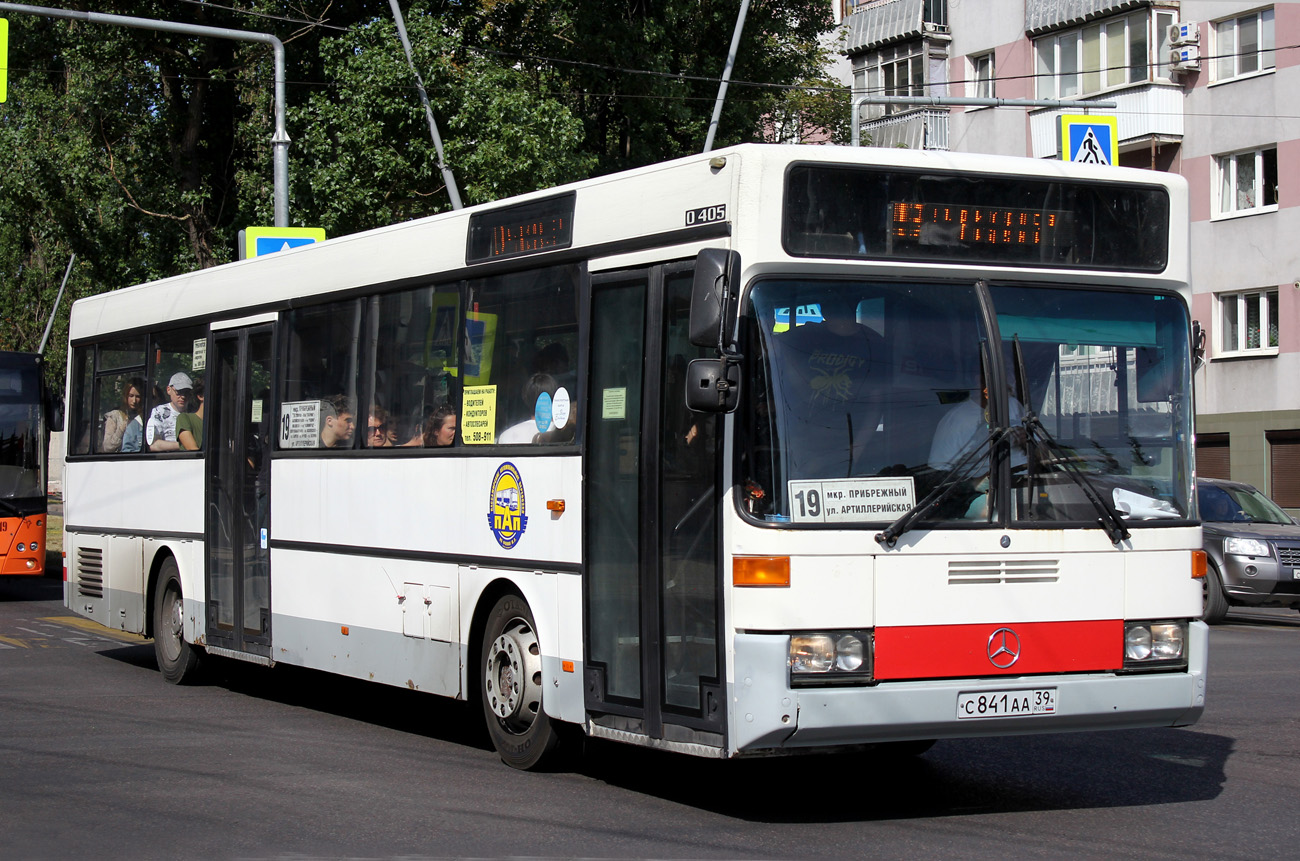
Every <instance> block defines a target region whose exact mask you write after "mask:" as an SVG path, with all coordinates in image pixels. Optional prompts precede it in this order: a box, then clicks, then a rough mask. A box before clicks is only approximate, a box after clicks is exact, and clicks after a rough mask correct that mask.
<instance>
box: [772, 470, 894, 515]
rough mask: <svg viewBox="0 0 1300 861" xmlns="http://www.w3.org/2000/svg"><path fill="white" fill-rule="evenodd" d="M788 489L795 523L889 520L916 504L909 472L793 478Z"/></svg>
mask: <svg viewBox="0 0 1300 861" xmlns="http://www.w3.org/2000/svg"><path fill="white" fill-rule="evenodd" d="M788 489H789V493H790V519H791V520H792V521H793V522H795V523H889V522H891V521H894V520H897V519H898V518H899V517H902V516H903V514H905V513H906V512H907V510H908V509H909V508H911V507H912V506H913V505H916V482H915V480H914V479H913V478H912V477H911V476H910V475H907V476H889V477H885V478H828V479H823V480H820V481H791V482H789V484H788Z"/></svg>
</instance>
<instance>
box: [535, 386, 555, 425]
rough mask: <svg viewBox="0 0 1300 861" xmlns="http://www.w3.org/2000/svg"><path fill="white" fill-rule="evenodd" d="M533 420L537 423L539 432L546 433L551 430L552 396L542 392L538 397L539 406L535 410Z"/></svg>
mask: <svg viewBox="0 0 1300 861" xmlns="http://www.w3.org/2000/svg"><path fill="white" fill-rule="evenodd" d="M533 420H534V421H535V422H537V432H538V433H546V432H547V431H548V430H550V429H551V396H550V395H548V394H547V393H546V392H542V393H541V394H540V395H538V396H537V405H536V406H535V407H534V409H533Z"/></svg>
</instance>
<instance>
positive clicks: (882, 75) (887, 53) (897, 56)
mask: <svg viewBox="0 0 1300 861" xmlns="http://www.w3.org/2000/svg"><path fill="white" fill-rule="evenodd" d="M858 60H859V61H858V63H857V65H856V66H855V68H854V72H853V77H854V84H855V89H856V90H857V91H858V94H859V95H871V96H923V95H925V43H924V42H921V41H915V42H905V43H902V44H899V45H891V46H890V47H888V48H882V49H881V50H879V51H872V52H870V53H868V54H863V55H861V57H860V58H858ZM914 107H915V106H913V105H888V106H886V105H867V106H866V117H865V119H872V120H874V119H878V118H880V117H882V116H884V115H885V114H895V113H899V112H900V111H908V110H912V109H913V108H914Z"/></svg>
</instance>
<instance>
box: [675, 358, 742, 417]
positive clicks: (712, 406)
mask: <svg viewBox="0 0 1300 861" xmlns="http://www.w3.org/2000/svg"><path fill="white" fill-rule="evenodd" d="M739 403H740V365H738V364H736V363H735V362H734V361H731V360H729V359H726V358H722V359H692V360H691V361H690V363H689V364H687V366H686V407H687V408H688V409H690V410H693V411H695V412H697V413H729V412H731V411H732V410H734V409H735V408H736V405H737V404H739Z"/></svg>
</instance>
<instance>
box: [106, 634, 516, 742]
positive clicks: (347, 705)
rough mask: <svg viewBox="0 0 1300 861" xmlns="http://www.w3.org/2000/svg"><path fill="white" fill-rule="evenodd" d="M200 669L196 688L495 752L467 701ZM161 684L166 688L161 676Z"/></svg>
mask: <svg viewBox="0 0 1300 861" xmlns="http://www.w3.org/2000/svg"><path fill="white" fill-rule="evenodd" d="M115 651H120V652H125V651H127V650H115ZM132 662H133V663H134V656H132ZM147 665H148V666H150V667H155V668H156V666H157V664H156V663H155V661H154V656H153V647H152V646H150V647H149V652H148V659H147ZM201 666H202V671H201V673H200V675H199V679H198V681H197V684H201V685H215V686H218V687H223V688H225V689H227V690H229V691H231V692H233V693H239V694H245V695H247V696H250V697H257V698H259V699H264V700H269V701H271V702H277V703H281V704H284V705H290V706H295V707H298V708H305V709H312V710H314V711H318V712H322V713H325V714H332V715H336V716H338V717H343V718H348V719H350V720H356V721H362V722H364V723H369V724H373V725H375V726H382V727H386V728H388V729H392V730H396V731H398V732H406V733H411V734H413V735H422V736H426V737H428V738H435V739H439V740H441V741H446V742H449V743H452V744H463V745H468V746H470V747H475V748H479V749H487V748H490V747H491V743H490V742H489V740H488V737H487V733H486V731H485V730H484V729H483V726H482V719H481V718H480V717H479V715H478V712H476V711H475V710H474V709H472V708H471V707H470V705H469V704H468V703H465V702H459V701H456V700H449V699H447V698H445V697H439V696H433V695H432V694H429V693H425V692H422V691H412V690H407V689H405V688H398V687H393V686H391V685H383V684H377V683H375V682H368V681H363V680H360V679H350V678H347V677H344V676H335V675H332V674H330V673H323V672H320V671H317V670H307V669H303V668H301V667H291V666H288V665H283V664H282V665H278V666H276V667H274V668H271V669H267V668H266V667H262V666H258V665H256V664H249V663H245V662H243V661H238V660H233V659H231V658H222V657H216V656H213V655H205V656H204V658H203V663H202V665H201ZM158 683H159V684H160V685H161V684H165V682H163V680H162V677H161V676H159V679H158ZM503 767H504V766H503Z"/></svg>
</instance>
